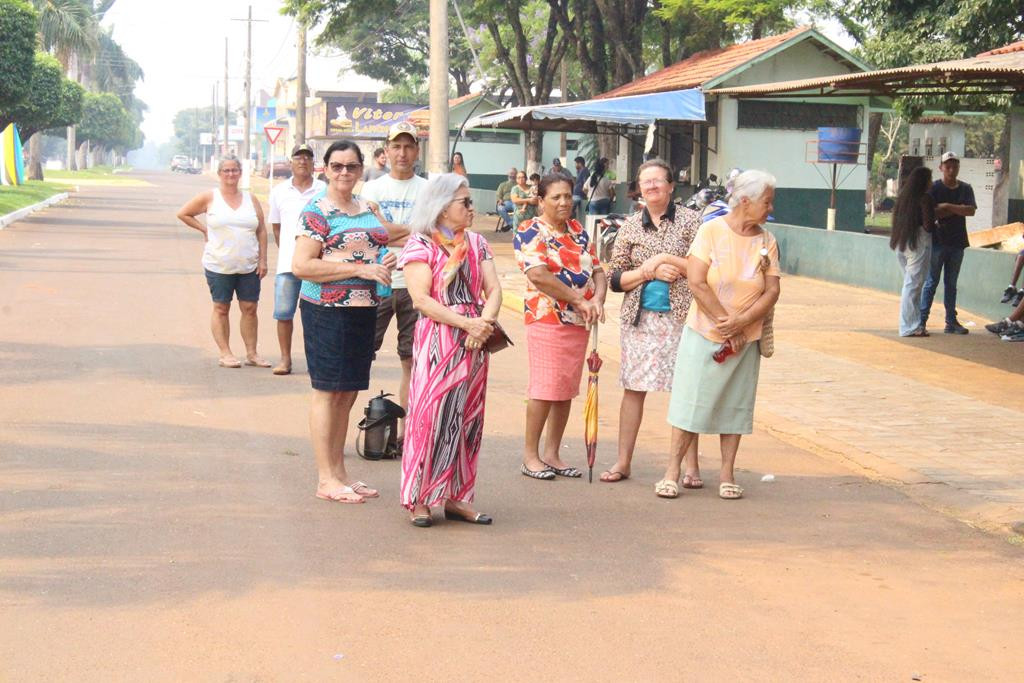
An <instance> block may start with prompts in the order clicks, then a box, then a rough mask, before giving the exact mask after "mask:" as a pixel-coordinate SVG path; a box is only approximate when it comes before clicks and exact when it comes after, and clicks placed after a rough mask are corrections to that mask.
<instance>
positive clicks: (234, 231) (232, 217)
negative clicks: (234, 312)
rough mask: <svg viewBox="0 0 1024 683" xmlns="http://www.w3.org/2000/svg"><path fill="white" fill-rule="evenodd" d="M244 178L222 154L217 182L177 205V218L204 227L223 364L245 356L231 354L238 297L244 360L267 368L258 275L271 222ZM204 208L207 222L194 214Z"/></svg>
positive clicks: (214, 325) (235, 362) (214, 321)
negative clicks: (259, 348) (260, 336)
mask: <svg viewBox="0 0 1024 683" xmlns="http://www.w3.org/2000/svg"><path fill="white" fill-rule="evenodd" d="M241 177H242V163H241V162H240V161H239V160H238V159H236V158H235V157H233V156H228V157H224V158H223V159H221V160H220V163H219V164H217V179H218V180H219V181H220V185H219V187H218V188H217V189H215V190H207V191H206V192H200V193H199V194H197V195H196V196H195V197H193V198H192V199H190V200H189V201H188V203H186V204H185V205H184V206H183V207H181V209H179V210H178V220H180V221H181V222H182V223H184V224H185V225H187V226H189V227H190V228H193V229H194V230H198V231H199V232H201V233H202V234H203V237H204V238H205V240H206V244H205V246H204V247H203V269H204V270H205V271H206V284H207V285H209V287H210V296H211V297H212V298H213V316H212V318H211V321H210V328H211V330H212V331H213V340H214V341H215V342H216V343H217V348H218V349H219V350H220V359H219V361H218V362H219V363H220V366H221V367H222V368H240V367H242V361H240V360H238V358H236V357H235V354H233V353H231V344H230V339H231V328H230V323H229V318H228V314H229V313H230V312H231V299H232V298H234V297H236V296H237V297H238V308H239V309H241V311H242V320H241V323H240V327H241V331H242V341H243V342H244V343H245V364H246V365H255V366H256V367H260V368H269V367H270V363H268V362H267V361H265V360H263V358H261V357H260V355H259V354H258V353H257V352H256V331H257V328H258V326H259V321H258V319H257V317H256V304H257V302H259V299H260V280H262V279H263V276H264V275H266V274H267V226H266V223H265V222H264V220H263V207H262V206H260V202H259V200H258V199H256V198H255V197H253V196H252V195H251V194H249V193H248V192H243V191H242V190H239V189H238V181H239V180H240V179H241ZM204 213H205V214H206V225H203V224H202V223H200V222H199V220H198V219H197V218H196V217H197V216H199V215H200V214H204Z"/></svg>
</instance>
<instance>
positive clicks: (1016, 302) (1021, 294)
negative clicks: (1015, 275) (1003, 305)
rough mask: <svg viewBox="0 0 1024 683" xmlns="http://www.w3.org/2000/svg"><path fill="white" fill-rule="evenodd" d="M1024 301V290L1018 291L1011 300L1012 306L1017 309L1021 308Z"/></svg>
mask: <svg viewBox="0 0 1024 683" xmlns="http://www.w3.org/2000/svg"><path fill="white" fill-rule="evenodd" d="M1022 300H1024V289H1018V290H1017V293H1016V294H1014V295H1013V298H1012V299H1010V305H1011V306H1013V307H1014V308H1017V306H1020V302H1021V301H1022Z"/></svg>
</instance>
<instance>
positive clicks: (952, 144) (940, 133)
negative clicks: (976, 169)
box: [909, 121, 967, 157]
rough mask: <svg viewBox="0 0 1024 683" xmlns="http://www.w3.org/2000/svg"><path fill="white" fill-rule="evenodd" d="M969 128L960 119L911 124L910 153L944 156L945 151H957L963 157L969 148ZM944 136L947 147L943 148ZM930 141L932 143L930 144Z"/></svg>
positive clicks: (914, 154)
mask: <svg viewBox="0 0 1024 683" xmlns="http://www.w3.org/2000/svg"><path fill="white" fill-rule="evenodd" d="M966 131H967V128H966V126H964V124H962V123H960V122H958V121H947V122H944V123H912V124H910V142H909V144H910V155H911V156H915V157H921V156H942V153H943V152H955V153H956V155H957V156H959V157H963V156H964V150H965V149H967V132H966ZM943 138H945V147H944V148H943V146H942V143H943ZM929 142H930V143H931V144H930V145H929Z"/></svg>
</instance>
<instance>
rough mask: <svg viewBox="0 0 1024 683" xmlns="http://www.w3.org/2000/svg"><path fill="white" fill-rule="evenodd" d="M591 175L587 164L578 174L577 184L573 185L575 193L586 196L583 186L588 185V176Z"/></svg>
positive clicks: (578, 195)
mask: <svg viewBox="0 0 1024 683" xmlns="http://www.w3.org/2000/svg"><path fill="white" fill-rule="evenodd" d="M589 177H590V171H589V170H587V167H586V166H584V167H583V168H581V169H580V172H579V173H577V174H576V184H575V185H573V188H572V193H573V194H574V195H576V196H577V197H584V196H586V193H585V192H584V190H583V188H584V187H585V186H586V184H587V178H589Z"/></svg>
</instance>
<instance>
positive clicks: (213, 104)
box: [210, 81, 217, 166]
mask: <svg viewBox="0 0 1024 683" xmlns="http://www.w3.org/2000/svg"><path fill="white" fill-rule="evenodd" d="M210 128H212V129H213V131H212V132H213V137H212V138H211V139H210V142H211V143H212V144H211V145H210V160H211V163H210V165H211V166H213V163H212V160H213V157H215V156H217V82H216V81H214V82H213V99H212V100H211V101H210Z"/></svg>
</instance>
